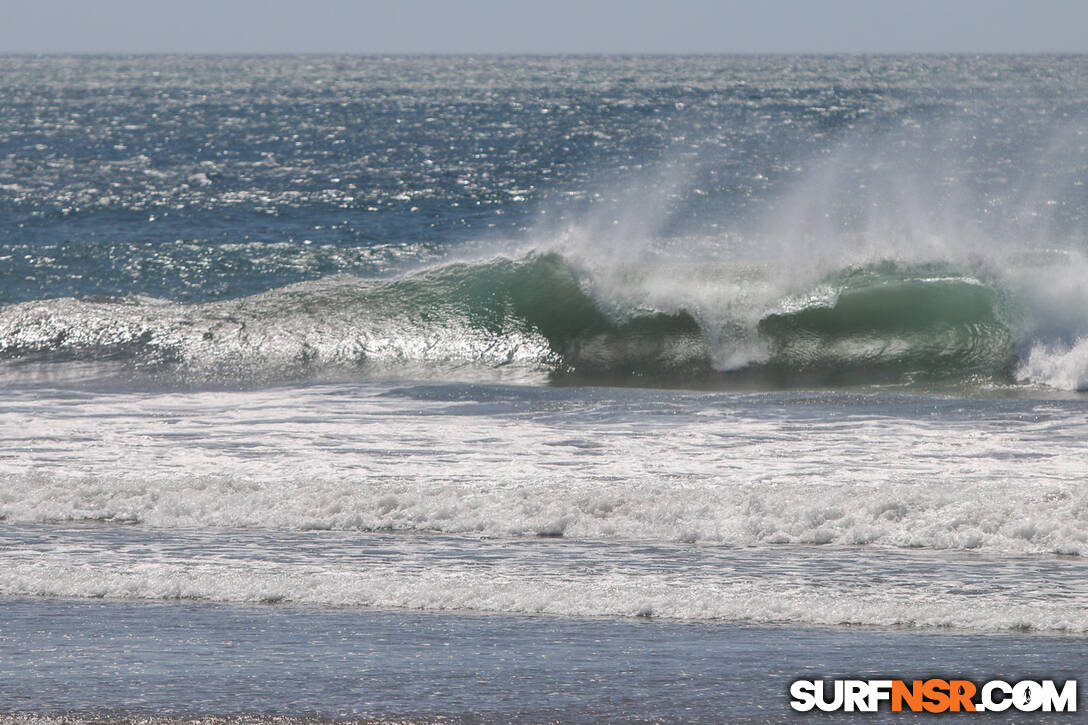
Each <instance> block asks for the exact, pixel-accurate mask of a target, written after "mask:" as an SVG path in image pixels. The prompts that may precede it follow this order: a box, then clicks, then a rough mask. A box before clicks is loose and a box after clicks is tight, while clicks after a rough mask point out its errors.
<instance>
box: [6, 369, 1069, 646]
mask: <svg viewBox="0 0 1088 725" xmlns="http://www.w3.org/2000/svg"><path fill="white" fill-rule="evenodd" d="M0 438H2V444H3V450H4V451H6V454H5V455H4V456H3V457H2V458H0V482H2V485H0V515H2V516H3V517H4V519H3V520H4V525H3V528H0V531H7V532H9V534H10V536H9V543H8V544H7V546H6V547H5V549H4V558H5V567H4V570H3V572H2V573H0V595H5V596H23V595H34V596H64V597H119V598H135V599H156V598H159V599H161V598H165V599H172V598H178V597H181V598H195V599H201V600H210V601H223V602H260V601H291V602H303V603H310V604H322V605H353V606H367V607H378V608H422V609H435V610H448V611H477V610H482V611H496V612H522V613H538V612H544V613H554V614H562V615H570V616H602V615H603V616H637V615H652V616H657V617H667V618H676V619H723V620H728V621H735V620H740V621H756V622H793V623H807V624H842V623H856V624H868V625H904V624H907V625H916V626H924V627H956V628H965V629H975V630H983V631H988V630H1008V629H1022V628H1025V627H1029V628H1033V629H1043V630H1059V631H1067V632H1085V631H1088V619H1086V615H1085V612H1088V600H1086V599H1085V596H1086V591H1088V588H1086V587H1085V576H1086V568H1085V566H1084V559H1083V555H1084V554H1085V552H1086V551H1088V513H1086V512H1088V498H1086V496H1088V492H1086V490H1085V487H1084V476H1085V460H1088V445H1086V443H1085V441H1086V440H1088V420H1086V418H1085V415H1084V409H1083V406H1082V405H1081V404H1080V403H1079V402H1078V401H1076V400H1068V401H1062V400H1050V401H1046V400H963V399H944V398H938V397H921V396H899V395H877V394H866V395H857V394H846V393H838V394H820V395H816V394H803V393H793V394H760V395H738V394H696V393H669V392H661V391H648V390H609V389H602V388H597V389H579V388H571V389H555V388H551V389H548V388H534V387H528V388H518V387H510V388H502V387H492V386H438V387H419V388H410V389H404V390H390V389H389V388H387V387H378V386H366V387H359V386H343V385H340V386H319V385H314V386H308V387H303V388H298V387H296V388H268V389H259V390H251V391H236V392H215V391H204V392H189V393H173V392H153V391H149V392H144V393H137V392H131V391H128V392H124V393H111V392H98V393H92V392H79V393H65V392H62V391H56V392H54V393H52V394H46V393H43V392H42V391H40V390H28V391H25V392H18V391H11V392H9V394H8V395H7V396H6V397H5V399H4V401H3V403H2V407H0ZM69 522H93V524H92V525H89V526H84V527H82V528H79V529H74V530H72V529H66V528H64V527H60V528H57V525H58V524H65V523H69ZM43 524H50V526H42V525H43ZM28 526H29V527H30V528H27V527H28ZM118 526H121V528H117V527H118ZM34 527H40V528H34ZM315 529H316V530H330V529H331V530H336V531H338V532H340V533H336V532H328V533H322V532H320V531H318V532H315V531H314V530H315ZM373 531H393V532H401V533H397V534H388V535H385V536H384V537H381V536H379V537H375V536H374V535H372V534H367V533H366V532H373ZM259 532H264V533H259ZM438 532H441V533H442V534H443V535H444V536H437V533H438ZM450 535H452V536H453V538H450ZM541 535H543V536H547V537H557V536H561V537H562V539H560V540H555V539H551V538H549V539H544V540H542V539H537V538H535V537H537V536H541ZM480 537H484V538H483V539H481V538H480ZM523 537H533V538H528V539H525V538H523ZM737 547H742V548H737ZM1025 557H1027V558H1025Z"/></svg>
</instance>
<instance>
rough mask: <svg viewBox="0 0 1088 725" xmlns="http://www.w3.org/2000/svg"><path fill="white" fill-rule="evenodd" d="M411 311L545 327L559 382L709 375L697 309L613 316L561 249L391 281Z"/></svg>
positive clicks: (537, 330) (529, 329)
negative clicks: (694, 311) (582, 281)
mask: <svg viewBox="0 0 1088 725" xmlns="http://www.w3.org/2000/svg"><path fill="white" fill-rule="evenodd" d="M386 292H387V293H388V296H389V298H390V302H395V303H396V304H400V305H402V306H404V308H405V312H407V313H411V311H412V310H421V309H428V308H429V309H432V310H433V312H431V313H429V314H431V315H438V316H440V317H442V318H445V319H447V320H449V321H451V322H454V323H462V322H468V323H469V324H470V325H471V326H472V327H474V328H478V329H482V330H486V331H488V332H489V333H492V334H499V335H502V334H508V333H510V332H511V331H516V332H517V333H519V334H538V335H541V336H542V337H543V338H544V339H546V340H547V343H548V346H549V349H550V353H551V354H550V355H549V356H548V358H547V359H546V360H541V362H542V363H543V364H545V365H546V366H547V368H548V370H549V372H550V374H551V376H552V378H553V380H556V381H566V382H576V381H580V380H597V379H609V380H613V381H623V380H624V379H626V378H632V379H636V380H637V379H652V380H661V379H676V380H678V381H683V380H691V381H694V380H696V379H699V378H705V377H706V376H707V375H709V374H710V373H711V372H712V371H711V367H710V356H709V354H708V352H707V348H706V343H705V341H704V339H703V334H702V330H701V329H700V327H699V325H698V323H697V322H696V321H695V318H694V317H692V316H691V314H689V313H687V312H684V311H679V312H676V313H672V314H669V313H664V312H656V311H653V312H649V313H643V314H635V315H632V316H630V317H627V318H626V319H624V320H620V321H617V320H613V319H610V318H609V317H608V316H607V315H606V314H605V313H604V312H603V311H602V309H601V307H600V306H599V305H598V304H597V302H596V301H594V300H593V298H592V297H590V296H589V295H588V294H587V293H586V292H585V291H584V290H583V289H582V286H581V285H580V283H579V281H578V278H577V276H576V274H575V272H574V271H573V270H572V268H571V267H570V265H568V263H567V262H566V261H565V260H564V259H563V258H562V257H561V256H560V255H558V254H543V255H531V256H529V257H527V258H525V259H522V260H505V259H504V260H496V261H493V262H489V263H486V264H482V265H480V264H475V265H470V264H464V265H452V266H449V267H444V268H441V269H439V270H436V271H433V272H430V273H427V274H425V275H422V276H421V277H419V278H415V279H403V280H398V281H396V282H392V283H390V285H389V287H388V289H387V290H386Z"/></svg>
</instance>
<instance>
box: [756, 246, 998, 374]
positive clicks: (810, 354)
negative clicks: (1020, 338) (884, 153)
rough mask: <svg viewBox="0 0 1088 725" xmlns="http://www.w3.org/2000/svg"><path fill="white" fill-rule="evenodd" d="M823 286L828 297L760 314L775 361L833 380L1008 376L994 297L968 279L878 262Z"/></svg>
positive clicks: (781, 368)
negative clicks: (827, 288)
mask: <svg viewBox="0 0 1088 725" xmlns="http://www.w3.org/2000/svg"><path fill="white" fill-rule="evenodd" d="M830 284H831V287H832V289H834V290H835V294H834V296H833V301H831V302H830V303H828V304H817V305H813V306H808V307H803V308H801V309H797V310H794V311H790V312H781V313H774V314H769V315H767V316H766V317H764V318H763V319H762V320H760V322H759V332H760V334H761V335H762V336H763V337H764V338H765V339H766V340H767V341H768V343H769V345H770V347H771V350H772V353H771V360H770V363H769V364H770V365H771V366H772V367H773V368H775V369H777V370H779V371H792V372H793V373H796V374H798V375H800V376H802V377H805V378H810V379H811V378H819V379H822V380H824V381H826V382H828V383H840V384H848V383H854V382H875V381H889V382H896V381H911V380H939V379H948V378H967V377H996V378H1006V377H1008V376H1009V375H1010V374H1011V369H1012V366H1013V364H1014V361H1015V346H1014V343H1013V337H1012V333H1011V331H1010V330H1009V328H1008V327H1007V326H1006V325H1005V324H1004V323H1003V322H1002V321H1001V320H1000V319H999V314H998V304H997V296H996V295H995V294H994V292H993V291H992V290H991V289H989V288H987V287H985V286H984V285H982V284H981V283H980V282H978V281H976V280H974V279H972V278H969V277H964V276H959V275H955V274H954V273H949V272H946V271H943V270H938V269H933V268H923V269H913V270H898V269H897V268H895V267H894V266H891V265H882V266H881V267H879V268H876V269H871V270H863V271H861V272H854V273H851V274H848V275H843V276H841V277H840V278H839V279H837V280H832V281H831V282H830Z"/></svg>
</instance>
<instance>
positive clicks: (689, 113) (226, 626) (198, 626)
mask: <svg viewBox="0 0 1088 725" xmlns="http://www.w3.org/2000/svg"><path fill="white" fill-rule="evenodd" d="M1086 182H1088V57H1083V56H1055V57H1047V56H1026V57H1017V56H947V57H946V56H896V57H890V56H889V57H879V56H843V57H830V56H818V57H817V56H813V57H799V56H798V57H792V56H766V57H763V56H736V57H730V56H699V57H642V56H631V57H584V58H579V57H561V58H560V57H554V58H553V57H467V56H449V57H447V56H437V57H376V56H375V57H331V56H329V57H326V56H299V57H281V56H273V57H227V56H224V57H170V56H149V57H104V56H102V57H99V56H77V57H31V56H6V57H0V280H2V285H0V440H2V447H0V675H2V677H0V714H6V716H7V717H8V718H9V719H15V720H19V721H41V722H55V721H63V720H64V719H65V718H68V719H69V720H71V719H77V720H78V719H80V718H83V719H94V718H97V719H107V720H120V719H127V720H133V719H137V720H138V719H140V718H143V719H145V720H148V721H159V720H162V719H164V718H193V717H198V716H206V717H212V718H214V719H217V720H224V721H227V720H230V718H231V717H238V716H242V717H249V718H253V719H257V720H260V719H269V718H273V719H274V718H316V719H320V720H328V719H337V718H346V717H350V718H359V719H369V720H380V719H388V718H398V719H407V720H412V721H443V722H446V721H455V722H462V721H464V722H477V721H489V722H491V721H518V722H544V721H555V720H561V721H584V722H594V721H639V720H646V721H678V722H681V721H682V722H720V721H723V720H725V721H730V722H781V721H784V720H788V719H790V717H791V714H792V711H791V710H790V709H789V706H788V696H787V691H788V684H789V682H790V681H791V680H793V679H797V678H801V677H805V678H814V677H815V678H818V677H822V676H826V677H845V676H860V675H865V676H866V677H880V678H885V679H891V678H903V679H910V678H912V677H920V678H923V679H924V678H925V677H930V676H944V675H954V676H962V677H967V678H975V679H989V678H991V677H1001V678H1004V679H1010V678H1013V677H1014V676H1016V677H1025V678H1028V677H1030V678H1035V679H1044V678H1051V679H1074V678H1077V677H1082V676H1083V674H1084V672H1085V671H1086V669H1088V639H1086V638H1085V637H1086V635H1088V565H1086V564H1085V556H1086V555H1088V398H1086V397H1085V395H1086V393H1085V392H1084V391H1086V390H1088V186H1086V185H1085V184H1086ZM185 683H188V684H185ZM1084 685H1085V683H1083V682H1082V683H1081V689H1082V691H1083V690H1084ZM1082 694H1083V692H1082ZM1036 715H1039V714H1038V713H1036ZM885 716H890V713H885ZM1009 717H1010V718H1013V716H1012V715H1010V716H1009ZM1054 717H1055V719H1057V720H1059V721H1061V722H1066V721H1068V716H1066V718H1065V719H1061V717H1059V716H1057V715H1054ZM880 719H881V718H880V716H878V717H877V718H876V719H875V720H874V719H873V718H871V717H870V718H868V719H867V721H880ZM1013 719H1015V718H1013ZM899 721H900V720H896V722H899ZM998 721H1000V720H998Z"/></svg>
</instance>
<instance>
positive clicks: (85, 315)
mask: <svg viewBox="0 0 1088 725" xmlns="http://www.w3.org/2000/svg"><path fill="white" fill-rule="evenodd" d="M645 272H646V270H642V273H645ZM654 274H657V275H660V274H670V275H674V277H675V278H674V279H673V280H672V281H673V283H674V284H676V285H679V286H683V284H684V282H685V276H687V275H698V276H699V278H700V283H701V284H702V285H704V286H706V284H707V282H708V279H709V283H710V286H712V287H718V288H719V291H720V290H722V289H726V290H731V291H733V292H734V293H735V298H736V299H734V300H732V301H731V303H730V304H728V305H725V306H724V308H723V307H722V306H716V305H715V303H714V301H713V300H710V299H703V300H700V299H699V298H698V297H697V296H695V297H693V296H692V295H686V296H685V295H678V296H677V298H676V299H675V300H669V299H662V298H661V295H641V292H640V289H639V288H638V284H637V283H632V285H631V286H629V287H628V288H626V289H623V290H621V291H620V292H619V293H613V292H609V291H608V288H607V287H606V286H605V285H603V284H601V283H600V280H598V279H595V278H594V277H593V275H592V274H590V273H589V272H587V271H586V270H585V269H583V268H581V267H580V266H579V265H578V264H576V263H575V262H573V261H571V260H569V259H567V258H565V257H563V256H561V255H559V254H556V253H542V254H541V253H532V254H529V255H527V256H524V257H522V258H519V259H509V258H505V257H498V258H494V259H491V260H487V261H482V262H474V263H456V264H447V265H445V266H440V267H436V268H433V269H429V270H423V271H419V272H415V273H410V274H405V275H403V276H400V277H397V278H390V279H378V280H375V279H359V278H355V277H350V276H343V275H340V276H333V277H328V278H325V279H322V280H317V281H311V282H303V283H299V284H295V285H291V286H287V287H283V288H279V289H274V290H270V291H268V292H264V293H261V294H258V295H254V296H251V297H245V298H240V299H234V300H227V301H217V302H207V303H201V304H181V303H175V302H169V301H164V300H158V299H152V298H146V297H123V298H105V297H89V298H82V299H76V298H63V299H52V300H41V301H34V302H24V303H19V304H14V305H9V306H7V307H4V308H2V309H0V354H2V356H3V357H4V358H5V359H6V363H5V368H6V369H7V372H8V373H9V374H13V371H18V370H21V369H26V368H27V367H33V366H38V367H37V369H40V368H41V366H43V365H44V366H47V367H48V366H54V367H55V365H54V364H56V363H68V364H71V363H80V364H84V365H86V364H93V365H96V366H99V367H100V368H101V369H107V368H108V369H112V370H115V371H117V370H120V371H123V372H124V374H126V375H129V376H149V377H151V378H155V379H159V380H164V381H174V382H183V383H191V384H205V383H223V384H231V383H248V382H257V383H266V382H281V381H299V380H324V379H356V378H358V379H367V378H372V377H390V376H392V377H398V376H399V377H425V378H441V377H446V378H464V377H476V378H479V379H484V380H496V379H505V380H521V381H527V380H539V381H542V380H550V381H551V382H557V383H570V384H577V383H581V382H594V383H601V382H608V383H615V384H627V385H640V384H644V385H679V386H685V385H690V386H695V387H701V386H717V385H721V386H727V387H728V386H731V385H736V386H759V387H765V386H770V387H794V386H813V385H816V386H822V385H829V386H840V385H857V384H867V383H915V382H926V381H948V380H951V381H965V380H984V381H993V382H999V383H1012V382H1014V381H1016V380H1018V379H1019V380H1022V381H1026V382H1033V383H1041V384H1046V385H1052V386H1054V387H1060V388H1067V389H1080V388H1083V387H1084V385H1085V383H1086V381H1088V358H1086V356H1085V354H1084V349H1085V347H1084V346H1085V341H1084V339H1082V338H1080V337H1079V336H1078V330H1076V329H1071V327H1070V325H1069V324H1067V325H1065V328H1069V329H1058V330H1055V329H1046V330H1043V332H1045V333H1046V334H1043V332H1040V330H1041V329H1042V328H1041V327H1040V325H1039V324H1038V322H1037V321H1033V320H1028V322H1025V320H1026V319H1028V318H1030V315H1025V313H1024V312H1023V310H1022V309H1021V307H1020V305H1021V304H1022V300H1021V299H1020V298H1022V297H1024V296H1025V295H1024V294H1023V290H1022V289H1020V290H1018V289H1017V288H1016V285H1015V284H1006V283H1005V282H1004V281H1002V280H998V281H997V282H995V281H994V280H993V279H990V280H987V281H983V278H982V277H981V276H979V275H973V274H970V273H968V272H966V271H963V270H960V269H957V268H955V267H954V266H953V265H948V264H929V265H914V266H903V265H897V264H895V263H891V262H882V263H878V264H874V265H868V266H865V267H858V268H847V269H843V270H840V271H838V272H836V273H834V274H831V275H828V276H825V277H824V278H822V279H820V280H818V281H817V282H816V283H815V284H811V285H809V286H808V287H805V288H799V289H794V290H789V289H785V288H783V289H780V290H779V289H777V288H776V290H775V291H776V294H775V295H773V296H768V295H766V294H762V295H753V294H748V293H747V291H746V289H745V286H746V285H748V286H753V285H757V284H760V285H763V287H764V288H766V280H765V279H757V278H758V277H759V275H758V274H753V272H752V269H751V268H750V267H743V266H739V265H737V266H729V265H724V264H719V265H716V266H707V265H703V266H702V267H700V268H698V269H695V268H688V269H684V268H682V267H677V268H670V269H668V270H663V269H657V270H655V271H654ZM643 277H645V274H643ZM640 295H641V296H640ZM651 300H652V303H651ZM1051 327H1053V326H1051ZM1072 327H1073V328H1075V325H1072ZM96 369H97V368H96Z"/></svg>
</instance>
